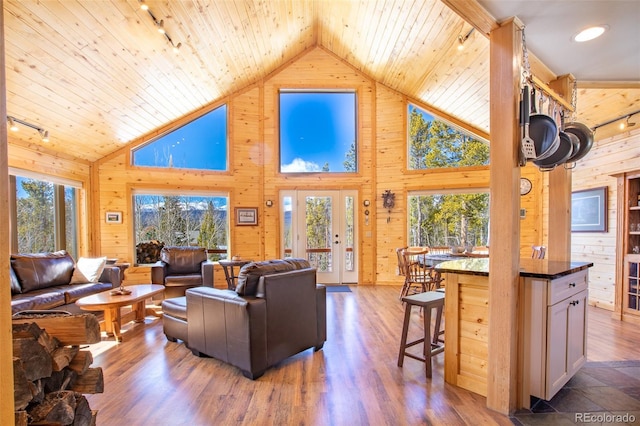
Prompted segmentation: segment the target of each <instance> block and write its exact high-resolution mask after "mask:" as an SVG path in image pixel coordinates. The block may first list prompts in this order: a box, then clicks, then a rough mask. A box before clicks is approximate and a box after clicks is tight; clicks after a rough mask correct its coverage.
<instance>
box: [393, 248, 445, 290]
mask: <svg viewBox="0 0 640 426" xmlns="http://www.w3.org/2000/svg"><path fill="white" fill-rule="evenodd" d="M402 253H403V257H404V284H403V285H402V289H401V290H400V300H402V298H403V297H406V296H408V295H409V294H416V293H424V292H426V291H432V290H435V289H437V288H439V287H440V283H441V281H442V278H441V277H440V274H439V273H438V272H437V271H436V270H435V269H434V267H433V266H428V264H427V261H426V257H425V256H426V254H427V253H429V250H428V249H426V248H425V249H423V250H421V251H409V250H406V249H405V250H403V251H402Z"/></svg>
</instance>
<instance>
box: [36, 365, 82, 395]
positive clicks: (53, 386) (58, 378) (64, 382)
mask: <svg viewBox="0 0 640 426" xmlns="http://www.w3.org/2000/svg"><path fill="white" fill-rule="evenodd" d="M77 377H78V373H76V372H75V371H73V370H71V369H69V368H65V369H64V370H62V371H54V372H53V373H51V377H47V378H46V379H42V383H43V388H44V392H45V393H50V392H57V391H63V390H67V389H70V384H71V383H72V382H73V381H74V380H76V378H77Z"/></svg>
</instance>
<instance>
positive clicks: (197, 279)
mask: <svg viewBox="0 0 640 426" xmlns="http://www.w3.org/2000/svg"><path fill="white" fill-rule="evenodd" d="M164 285H165V287H188V286H191V287H195V286H199V285H202V275H200V274H188V275H167V276H166V277H165V279H164Z"/></svg>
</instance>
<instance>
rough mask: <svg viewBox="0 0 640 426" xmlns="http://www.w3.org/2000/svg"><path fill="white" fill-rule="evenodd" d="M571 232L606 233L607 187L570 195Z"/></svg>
mask: <svg viewBox="0 0 640 426" xmlns="http://www.w3.org/2000/svg"><path fill="white" fill-rule="evenodd" d="M571 232H607V187H606V186H603V187H601V188H593V189H586V190H584V191H576V192H572V193H571Z"/></svg>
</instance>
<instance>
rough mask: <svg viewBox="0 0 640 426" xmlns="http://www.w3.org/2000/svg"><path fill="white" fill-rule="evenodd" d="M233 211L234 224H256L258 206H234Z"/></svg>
mask: <svg viewBox="0 0 640 426" xmlns="http://www.w3.org/2000/svg"><path fill="white" fill-rule="evenodd" d="M235 213H236V226H240V225H257V224H258V208H257V207H236V209H235Z"/></svg>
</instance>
